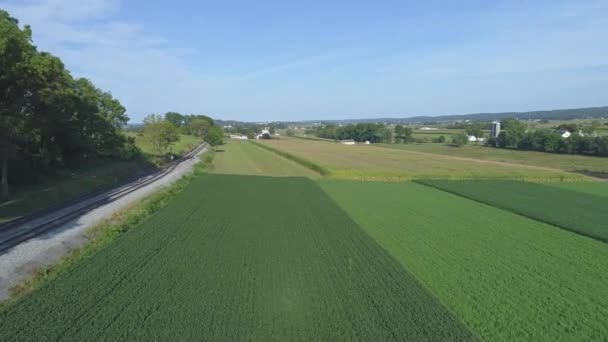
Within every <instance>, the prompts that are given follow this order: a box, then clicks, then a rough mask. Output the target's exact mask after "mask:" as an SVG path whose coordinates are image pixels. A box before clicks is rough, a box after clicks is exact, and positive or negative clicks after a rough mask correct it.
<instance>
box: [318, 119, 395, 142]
mask: <svg viewBox="0 0 608 342" xmlns="http://www.w3.org/2000/svg"><path fill="white" fill-rule="evenodd" d="M311 134H315V135H316V136H318V137H319V138H324V139H332V140H348V139H352V140H355V141H359V142H363V141H369V142H371V143H379V142H382V141H383V140H384V139H387V138H388V137H387V135H386V131H385V127H384V125H383V124H371V123H359V124H351V125H346V126H340V127H338V126H335V125H324V126H320V127H316V128H315V129H314V132H312V133H311Z"/></svg>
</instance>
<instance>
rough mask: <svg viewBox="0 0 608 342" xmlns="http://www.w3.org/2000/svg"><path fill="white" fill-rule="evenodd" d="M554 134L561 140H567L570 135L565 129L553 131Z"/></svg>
mask: <svg viewBox="0 0 608 342" xmlns="http://www.w3.org/2000/svg"><path fill="white" fill-rule="evenodd" d="M555 133H557V134H559V136H560V137H562V138H569V137H570V136H571V135H572V133H570V131H567V130H565V129H559V130H557V131H555Z"/></svg>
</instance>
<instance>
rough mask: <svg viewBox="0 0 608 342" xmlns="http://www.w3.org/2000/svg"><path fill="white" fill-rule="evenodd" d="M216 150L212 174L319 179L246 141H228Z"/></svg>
mask: <svg viewBox="0 0 608 342" xmlns="http://www.w3.org/2000/svg"><path fill="white" fill-rule="evenodd" d="M217 150H218V152H217V154H216V156H215V160H214V162H213V166H212V169H211V172H212V173H223V174H235V175H238V174H240V175H258V176H304V177H309V178H319V177H320V175H319V174H318V173H317V172H315V171H312V170H310V169H308V168H306V167H304V166H302V165H300V164H299V163H297V162H295V161H293V160H289V159H287V158H284V157H282V156H279V155H277V154H276V153H273V152H271V151H268V150H266V149H264V148H263V147H260V145H254V144H252V143H250V142H248V141H240V140H228V141H226V144H224V145H222V146H219V147H218V148H217Z"/></svg>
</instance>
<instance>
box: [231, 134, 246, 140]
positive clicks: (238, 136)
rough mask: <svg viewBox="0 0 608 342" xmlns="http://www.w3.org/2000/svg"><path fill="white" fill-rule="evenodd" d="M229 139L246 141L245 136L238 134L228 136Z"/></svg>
mask: <svg viewBox="0 0 608 342" xmlns="http://www.w3.org/2000/svg"><path fill="white" fill-rule="evenodd" d="M230 139H238V140H247V136H245V135H240V134H230Z"/></svg>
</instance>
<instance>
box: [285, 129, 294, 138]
mask: <svg viewBox="0 0 608 342" xmlns="http://www.w3.org/2000/svg"><path fill="white" fill-rule="evenodd" d="M286 133H287V136H288V137H293V136H294V135H296V132H295V131H294V130H293V129H288V130H287V132H286Z"/></svg>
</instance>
